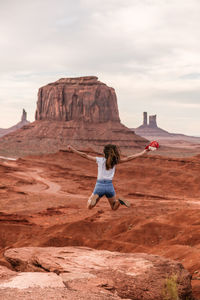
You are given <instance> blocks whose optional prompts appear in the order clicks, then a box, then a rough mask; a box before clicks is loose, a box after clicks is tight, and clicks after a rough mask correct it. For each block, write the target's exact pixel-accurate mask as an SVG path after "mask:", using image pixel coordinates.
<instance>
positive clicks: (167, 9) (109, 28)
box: [0, 0, 200, 136]
mask: <svg viewBox="0 0 200 300" xmlns="http://www.w3.org/2000/svg"><path fill="white" fill-rule="evenodd" d="M199 16H200V1H199V0H57V1H55V0H53V1H52V0H34V1H33V0H0V128H8V127H10V126H12V125H14V124H16V123H17V122H19V121H20V118H21V114H22V109H23V108H24V109H25V110H26V111H27V114H28V120H30V121H34V117H35V110H36V102H37V92H38V89H39V88H40V87H41V86H44V85H46V84H48V83H50V82H54V81H56V80H58V79H60V78H63V77H76V76H89V75H93V76H97V77H98V78H99V80H100V81H102V82H104V83H106V84H107V85H108V86H111V87H113V88H114V89H115V91H116V94H117V99H118V107H119V114H120V119H121V122H122V123H123V124H125V125H126V126H128V127H130V128H136V127H138V126H139V125H141V124H142V118H143V116H142V115H143V111H146V112H148V114H149V115H152V114H156V115H157V123H158V126H159V127H161V128H163V129H165V130H167V131H169V132H174V133H184V134H188V135H196V136H200V17H199Z"/></svg>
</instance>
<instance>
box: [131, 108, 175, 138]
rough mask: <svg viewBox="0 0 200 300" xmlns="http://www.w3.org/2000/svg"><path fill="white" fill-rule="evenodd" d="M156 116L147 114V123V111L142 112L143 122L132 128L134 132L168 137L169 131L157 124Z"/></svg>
mask: <svg viewBox="0 0 200 300" xmlns="http://www.w3.org/2000/svg"><path fill="white" fill-rule="evenodd" d="M156 118H157V116H156V115H151V116H149V123H148V120H147V119H148V116H147V112H143V124H142V125H141V126H139V127H137V128H134V129H133V130H134V131H135V133H136V134H138V135H141V136H143V137H153V136H154V137H160V136H163V137H170V136H171V135H172V134H171V133H169V132H168V131H166V130H164V129H162V128H159V127H158V126H157V120H156Z"/></svg>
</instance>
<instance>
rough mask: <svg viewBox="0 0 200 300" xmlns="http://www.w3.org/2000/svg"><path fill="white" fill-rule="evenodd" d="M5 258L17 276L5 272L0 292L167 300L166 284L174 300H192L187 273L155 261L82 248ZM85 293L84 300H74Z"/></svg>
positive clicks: (19, 252)
mask: <svg viewBox="0 0 200 300" xmlns="http://www.w3.org/2000/svg"><path fill="white" fill-rule="evenodd" d="M4 255H5V258H6V259H7V261H8V262H10V263H11V265H12V266H13V267H14V269H15V270H16V271H18V272H19V271H20V272H19V273H17V272H16V273H15V274H13V273H12V274H10V273H11V272H10V271H8V276H7V280H1V281H0V289H3V288H10V289H11V290H12V289H14V288H18V289H19V290H20V289H21V290H23V289H27V288H29V289H30V288H33V287H37V288H51V287H53V288H54V293H55V292H56V293H57V289H58V293H59V292H60V291H59V288H63V289H64V290H65V291H66V294H65V297H66V298H65V299H68V297H67V296H69V293H70V291H71V290H74V291H76V295H74V297H73V298H71V297H70V299H96V297H95V294H96V295H99V298H98V299H102V300H103V299H113V300H114V299H121V298H123V299H124V298H126V299H127V298H128V299H137V300H142V299H143V300H150V299H152V300H161V299H172V298H171V296H172V294H171V290H170V288H169V287H168V285H167V282H168V281H169V280H171V281H172V282H173V283H174V284H175V285H176V289H175V290H174V293H177V294H176V296H177V298H176V299H180V300H181V299H188V300H192V299H193V297H192V289H191V282H190V280H191V276H190V274H189V272H188V271H186V270H185V269H184V268H183V266H182V265H181V264H180V263H177V262H175V261H171V260H169V259H165V258H162V257H159V256H154V255H148V254H142V253H140V254H139V253H137V254H131V253H126V254H124V253H118V252H110V251H105V250H104V251H100V250H99V251H98V250H93V249H90V248H84V247H58V248H56V247H45V248H39V247H38V248H37V247H36V248H34V247H29V248H15V249H9V250H7V251H6V252H5V254H4ZM3 273H4V274H5V273H6V272H5V268H4V269H3ZM174 274H176V275H174ZM9 276H10V278H9ZM173 276H174V277H173ZM83 287H84V289H83ZM86 291H87V298H85V297H86V295H85V297H83V298H82V297H81V298H79V297H80V295H81V296H82V293H84V292H86ZM54 295H55V294H54ZM78 296H79V297H78ZM76 297H77V298H76ZM37 299H38V298H37ZM174 299H175V298H174Z"/></svg>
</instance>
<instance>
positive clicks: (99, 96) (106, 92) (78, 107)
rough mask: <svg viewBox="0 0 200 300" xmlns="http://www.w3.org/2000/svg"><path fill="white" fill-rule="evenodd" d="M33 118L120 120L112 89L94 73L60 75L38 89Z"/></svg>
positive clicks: (89, 120) (92, 120)
mask: <svg viewBox="0 0 200 300" xmlns="http://www.w3.org/2000/svg"><path fill="white" fill-rule="evenodd" d="M35 119H36V120H38V121H39V120H54V121H72V120H73V121H84V122H90V123H104V122H108V121H112V122H120V119H119V112H118V106H117V98H116V94H115V90H114V89H113V88H110V87H108V86H107V85H106V84H105V83H102V82H100V81H98V78H97V77H95V76H90V77H89V76H88V77H79V78H62V79H60V80H58V81H56V82H54V83H50V84H48V85H46V86H44V87H41V88H40V89H39V92H38V101H37V109H36V114H35Z"/></svg>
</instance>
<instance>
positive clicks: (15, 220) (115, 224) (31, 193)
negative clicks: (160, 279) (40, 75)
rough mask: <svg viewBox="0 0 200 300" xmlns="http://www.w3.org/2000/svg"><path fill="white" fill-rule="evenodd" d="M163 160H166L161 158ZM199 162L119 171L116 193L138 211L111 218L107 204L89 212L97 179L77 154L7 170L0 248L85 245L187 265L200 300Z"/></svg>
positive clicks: (2, 167)
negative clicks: (148, 254)
mask: <svg viewBox="0 0 200 300" xmlns="http://www.w3.org/2000/svg"><path fill="white" fill-rule="evenodd" d="M157 153H159V152H157ZM199 167H200V155H198V156H194V157H190V158H171V157H170V158H169V157H167V156H165V157H163V156H158V155H156V156H154V155H151V154H150V155H149V156H145V157H140V158H137V159H135V160H134V161H131V162H128V163H125V164H122V165H119V166H117V172H116V175H115V179H114V186H115V189H116V192H117V194H118V195H119V196H123V197H124V198H126V199H128V200H129V201H130V202H131V204H132V205H131V208H125V207H120V208H119V210H118V211H111V210H110V207H109V204H108V201H107V200H106V198H102V199H101V200H100V202H99V203H98V205H97V207H95V208H94V209H93V210H90V211H88V210H87V208H86V202H87V198H88V197H89V196H90V194H91V192H92V190H93V187H94V184H95V181H96V174H97V166H96V164H95V163H94V162H90V161H87V160H85V159H84V158H81V157H78V156H77V155H76V154H73V153H68V152H59V153H56V154H50V155H43V156H37V157H36V156H35V157H27V158H24V159H19V160H18V161H16V162H14V161H4V160H2V161H1V162H0V193H1V202H0V203H1V204H0V222H1V223H0V224H1V225H0V245H1V262H2V264H7V263H6V262H5V261H4V258H3V255H2V254H3V252H4V250H5V249H6V248H9V247H22V246H58V247H59V246H68V245H81V246H89V247H92V248H95V249H105V250H111V251H119V252H145V253H152V254H159V255H161V256H164V257H167V258H171V259H175V260H178V261H180V262H181V263H182V264H183V265H184V267H185V268H187V269H188V270H189V272H190V273H191V274H192V276H193V280H192V284H193V292H194V295H195V297H197V298H198V297H200V221H199V220H200V181H199V169H200V168H199Z"/></svg>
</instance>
